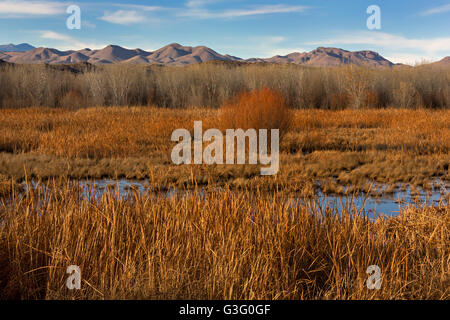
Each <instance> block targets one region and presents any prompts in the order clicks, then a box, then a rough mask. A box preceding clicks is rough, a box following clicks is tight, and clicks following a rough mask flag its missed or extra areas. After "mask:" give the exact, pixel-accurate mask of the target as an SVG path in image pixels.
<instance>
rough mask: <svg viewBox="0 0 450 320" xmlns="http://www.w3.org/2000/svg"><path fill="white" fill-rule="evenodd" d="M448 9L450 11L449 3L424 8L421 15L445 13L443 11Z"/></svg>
mask: <svg viewBox="0 0 450 320" xmlns="http://www.w3.org/2000/svg"><path fill="white" fill-rule="evenodd" d="M449 11H450V3H448V4H445V5H443V6H440V7H435V8H431V9H429V10H426V11H424V12H422V15H423V16H431V15H433V14H439V13H445V12H449Z"/></svg>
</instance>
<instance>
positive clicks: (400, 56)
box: [385, 53, 442, 66]
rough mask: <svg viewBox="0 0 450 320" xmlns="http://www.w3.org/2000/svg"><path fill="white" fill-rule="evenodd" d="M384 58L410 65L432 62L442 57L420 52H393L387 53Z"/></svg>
mask: <svg viewBox="0 0 450 320" xmlns="http://www.w3.org/2000/svg"><path fill="white" fill-rule="evenodd" d="M385 58H386V59H388V60H389V61H391V62H394V63H403V64H409V65H412V66H414V65H416V64H421V63H423V62H434V61H438V60H440V59H442V57H435V56H427V55H421V54H410V53H393V54H390V55H387V56H386V57H385Z"/></svg>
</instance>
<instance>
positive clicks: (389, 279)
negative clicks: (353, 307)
mask: <svg viewBox="0 0 450 320" xmlns="http://www.w3.org/2000/svg"><path fill="white" fill-rule="evenodd" d="M49 188H50V189H44V188H43V187H39V188H36V189H32V188H30V189H29V191H28V192H27V193H26V195H25V196H24V197H21V198H20V197H18V194H16V193H14V194H13V196H12V199H13V201H11V202H7V201H5V200H3V201H0V220H1V222H2V223H1V224H0V247H1V251H0V252H1V254H0V298H3V299H449V298H450V291H449V289H450V286H449V281H450V279H449V271H450V270H449V261H450V259H449V257H450V255H449V246H448V243H449V241H450V232H449V226H450V208H449V206H448V205H447V206H445V205H443V204H442V205H440V206H437V207H426V206H425V207H409V208H406V209H404V210H402V212H401V214H400V215H399V216H397V217H395V218H379V219H377V220H375V221H371V220H369V219H368V218H367V217H366V216H365V215H364V214H363V213H362V212H360V211H358V210H359V209H358V208H356V207H351V208H347V209H345V210H344V211H343V212H342V213H341V214H338V212H337V209H336V208H333V207H321V206H320V204H319V203H317V202H316V201H314V200H311V201H309V202H306V203H305V204H296V203H294V202H289V201H286V197H285V192H284V190H279V191H278V192H274V193H265V192H261V191H256V192H255V191H254V190H253V191H249V190H241V191H231V190H229V189H228V190H217V189H212V190H209V191H208V192H207V193H204V194H203V195H202V194H200V193H199V192H197V193H193V194H191V195H174V196H173V197H160V196H157V195H154V194H151V193H149V194H145V195H142V194H140V193H137V192H130V193H128V194H127V196H124V197H117V196H116V195H114V194H113V193H111V192H107V193H105V194H103V196H102V197H100V198H99V199H97V200H93V199H89V198H88V197H86V196H85V194H86V192H87V193H89V192H90V193H91V195H92V192H93V190H92V189H89V188H88V189H85V188H80V187H79V186H78V185H71V184H69V183H68V181H67V180H62V181H55V182H54V184H50V185H49ZM92 196H93V195H92ZM69 265H78V266H80V268H81V270H82V279H83V280H82V289H81V290H74V291H71V290H68V289H67V288H66V286H65V283H66V282H65V281H66V278H67V274H66V268H67V267H68V266H69ZM370 265H377V266H379V267H380V268H381V270H382V278H381V279H382V287H381V289H380V290H369V289H368V288H367V287H366V280H367V278H368V274H366V270H367V268H368V267H369V266H370Z"/></svg>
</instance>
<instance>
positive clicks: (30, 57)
mask: <svg viewBox="0 0 450 320" xmlns="http://www.w3.org/2000/svg"><path fill="white" fill-rule="evenodd" d="M21 45H27V44H21ZM5 46H8V48H10V45H5ZM12 46H14V48H15V49H17V46H20V45H17V46H16V45H12ZM30 47H31V48H32V49H31V50H27V51H4V52H0V58H1V59H2V60H4V61H6V62H12V63H47V64H72V63H80V62H83V63H91V64H111V63H130V64H156V65H167V66H180V65H190V64H196V63H202V62H208V61H229V62H233V61H240V62H242V63H282V64H297V65H307V66H319V67H320V66H324V67H330V66H340V65H359V66H370V67H392V66H394V64H393V63H392V62H390V61H389V60H387V59H385V58H384V57H382V56H381V55H380V54H379V53H377V52H374V51H370V50H361V51H348V50H344V49H339V48H333V47H323V46H321V47H318V48H316V49H314V50H312V51H310V52H302V53H300V52H292V53H290V54H287V55H284V56H283V55H276V56H274V57H271V58H251V59H247V60H244V59H241V58H239V57H235V56H231V55H222V54H220V53H218V52H216V51H214V50H213V49H211V48H208V47H206V46H196V47H190V46H183V45H181V44H179V43H171V44H169V45H167V46H165V47H162V48H160V49H158V50H156V51H153V52H148V51H144V50H141V49H127V48H123V47H121V46H118V45H114V44H110V45H108V46H106V47H105V48H103V49H99V50H91V49H89V48H85V49H82V50H78V51H74V50H70V51H59V50H56V49H50V48H43V47H40V48H34V47H32V46H30ZM0 48H1V47H0ZM0 51H2V50H1V49H0ZM447 58H448V57H447ZM448 61H449V59H447V60H445V59H444V60H443V62H442V64H448Z"/></svg>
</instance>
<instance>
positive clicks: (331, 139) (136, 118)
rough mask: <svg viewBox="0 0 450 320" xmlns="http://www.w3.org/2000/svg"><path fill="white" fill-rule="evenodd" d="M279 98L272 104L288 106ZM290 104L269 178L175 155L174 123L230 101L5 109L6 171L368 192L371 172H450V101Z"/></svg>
mask: <svg viewBox="0 0 450 320" xmlns="http://www.w3.org/2000/svg"><path fill="white" fill-rule="evenodd" d="M274 97H276V95H275V96H274ZM275 102H276V103H273V104H271V105H272V109H273V110H272V111H274V110H276V108H278V107H279V104H278V102H279V101H278V100H277V101H275ZM273 106H275V107H273ZM225 109H226V108H225ZM230 110H233V108H231V109H230ZM229 112H230V114H231V115H232V117H231V120H233V119H234V118H236V121H237V120H239V117H240V116H239V115H238V114H235V113H232V111H229ZM249 112H250V111H249ZM287 112H288V113H287V114H288V115H289V117H290V118H291V120H290V127H289V130H287V131H286V132H285V134H284V135H283V137H282V140H281V145H280V150H281V157H280V159H281V167H280V172H279V174H278V175H277V176H276V177H272V178H262V177H260V176H259V174H258V172H259V167H258V166H250V165H246V166H226V165H225V166H205V165H202V166H180V167H179V166H175V165H173V164H172V162H171V160H170V153H171V149H172V147H173V146H174V143H172V142H170V136H171V133H172V131H173V130H175V129H178V128H186V129H188V130H193V124H194V121H196V120H202V122H203V130H207V129H208V128H220V126H221V125H222V119H223V118H222V115H223V114H222V111H221V110H212V109H206V108H196V109H188V110H172V109H159V108H144V107H141V108H138V107H114V108H113V107H111V108H91V109H84V110H77V111H68V110H55V109H43V108H32V109H20V110H2V111H1V112H0V175H3V176H4V177H5V179H6V180H9V179H14V180H16V181H23V179H24V178H25V173H28V175H29V176H30V177H40V178H44V179H48V178H52V177H60V176H62V177H69V178H72V179H85V178H94V179H103V178H113V179H114V178H127V179H135V180H143V179H153V181H155V184H157V186H156V187H158V188H162V189H164V188H167V187H168V186H169V185H170V184H176V185H178V186H181V187H194V186H195V184H194V183H192V181H193V180H192V178H191V177H192V176H193V175H194V176H195V178H196V183H197V184H198V185H208V184H212V185H217V184H219V185H223V184H229V185H232V186H235V187H252V188H256V187H258V186H259V185H261V184H263V185H264V187H265V188H267V189H268V190H275V189H276V188H277V186H283V187H284V188H288V187H289V188H290V189H291V190H292V191H297V192H304V190H312V189H316V187H317V181H320V182H321V183H320V185H321V186H326V188H323V190H322V191H327V192H329V193H337V194H340V193H342V192H343V191H344V190H345V188H344V187H349V186H351V187H353V188H354V189H357V190H358V189H359V190H361V191H363V192H364V191H366V189H367V187H366V186H367V184H368V183H371V182H378V183H383V184H388V185H389V186H391V187H392V186H394V185H397V184H399V183H400V184H401V183H403V184H409V185H410V186H414V187H421V188H425V189H429V188H430V187H431V186H432V183H433V181H434V180H435V179H436V178H440V179H441V180H443V181H449V180H450V176H449V170H448V166H449V163H450V153H449V150H450V126H449V123H450V111H447V110H436V111H432V110H407V109H386V110H375V109H371V110H341V111H325V110H295V111H294V110H288V111H287ZM225 114H227V112H225ZM255 114H256V115H257V114H258V113H250V115H255ZM283 119H284V118H283ZM269 120H271V119H268V121H269ZM233 121H234V120H233ZM277 123H278V122H277ZM264 124H265V125H270V124H266V122H264ZM241 125H244V124H242V123H240V124H239V126H241ZM252 125H257V124H252ZM155 177H156V178H155ZM305 192H306V191H305ZM306 193H307V194H310V192H309V191H308V192H306Z"/></svg>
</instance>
